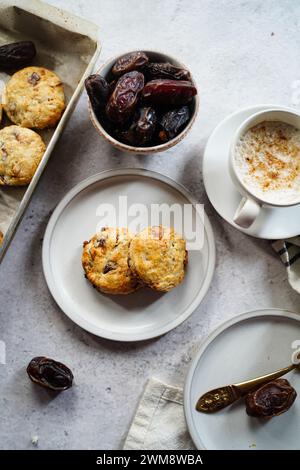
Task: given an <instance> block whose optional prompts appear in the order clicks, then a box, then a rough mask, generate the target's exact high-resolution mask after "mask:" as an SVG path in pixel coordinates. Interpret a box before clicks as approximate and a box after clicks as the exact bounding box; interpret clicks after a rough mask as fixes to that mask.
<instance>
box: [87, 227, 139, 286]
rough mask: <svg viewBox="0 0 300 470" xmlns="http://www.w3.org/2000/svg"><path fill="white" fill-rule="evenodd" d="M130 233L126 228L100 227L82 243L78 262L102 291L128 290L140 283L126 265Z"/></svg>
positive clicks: (88, 277) (89, 278) (94, 284)
mask: <svg viewBox="0 0 300 470" xmlns="http://www.w3.org/2000/svg"><path fill="white" fill-rule="evenodd" d="M131 239H132V235H131V234H130V232H129V231H128V230H127V229H126V228H117V229H115V228H110V227H104V228H102V230H101V231H100V232H99V233H97V234H96V235H95V236H94V237H93V238H92V239H91V240H90V241H89V242H84V243H83V254H82V266H83V269H84V271H85V276H86V278H87V279H88V280H89V281H90V282H91V283H92V284H93V286H94V287H96V288H97V289H98V290H100V291H101V292H104V293H106V294H130V293H131V292H134V291H135V290H136V289H137V288H138V287H140V284H139V282H138V280H137V279H136V278H135V277H134V276H133V275H132V273H131V271H130V269H129V267H128V249H129V244H130V241H131Z"/></svg>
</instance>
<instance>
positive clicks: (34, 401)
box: [0, 0, 300, 449]
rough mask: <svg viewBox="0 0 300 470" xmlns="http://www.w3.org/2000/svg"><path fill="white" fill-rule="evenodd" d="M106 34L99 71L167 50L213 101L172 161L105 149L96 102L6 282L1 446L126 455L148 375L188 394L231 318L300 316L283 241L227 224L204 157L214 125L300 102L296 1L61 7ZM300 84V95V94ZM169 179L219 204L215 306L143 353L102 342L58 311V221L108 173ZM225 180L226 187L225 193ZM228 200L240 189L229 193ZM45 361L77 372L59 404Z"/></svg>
mask: <svg viewBox="0 0 300 470" xmlns="http://www.w3.org/2000/svg"><path fill="white" fill-rule="evenodd" d="M51 3H53V4H55V5H57V6H60V7H62V8H65V9H67V10H72V11H73V12H74V13H76V14H78V15H81V16H83V17H86V18H88V19H90V20H93V21H95V22H97V23H98V24H99V25H100V26H101V39H102V53H101V57H100V60H99V63H100V62H102V61H105V60H107V59H108V58H109V57H111V56H113V55H115V54H119V53H121V52H122V51H126V50H130V49H138V48H140V49H143V48H144V49H161V50H162V51H164V52H167V53H168V52H169V53H170V54H172V55H174V56H176V57H178V58H179V59H180V60H182V61H183V62H184V63H186V64H187V65H188V66H189V67H190V68H191V70H192V71H193V73H194V75H195V78H196V80H197V83H198V86H199V91H200V98H201V105H200V112H199V116H198V119H197V121H196V123H195V125H194V127H193V129H192V131H191V134H190V135H189V136H188V137H187V138H186V139H185V140H184V142H183V143H182V144H181V145H180V146H179V147H175V148H174V149H171V150H169V151H168V152H166V153H164V154H157V155H148V156H136V155H125V154H122V153H120V152H118V151H116V150H114V149H112V148H111V147H110V146H109V145H108V144H107V143H106V142H104V141H102V140H101V139H100V138H99V137H98V135H97V133H96V132H95V130H94V128H93V127H92V125H91V123H90V121H89V118H88V114H87V98H86V95H85V94H84V93H83V95H82V97H81V99H80V102H79V103H78V106H77V107H76V109H75V111H74V113H73V116H72V118H71V120H70V122H69V124H68V126H67V128H66V130H65V132H64V134H63V136H62V138H61V140H60V141H59V143H58V145H57V147H56V149H55V151H54V153H53V155H52V157H51V160H50V163H49V165H48V167H47V168H46V171H45V173H44V175H43V177H42V179H41V181H40V184H39V186H38V189H37V191H36V193H35V195H34V197H33V199H32V201H31V204H30V206H29V208H28V210H27V212H26V214H25V217H24V219H23V221H22V223H21V225H20V227H19V229H18V232H17V234H16V236H15V238H14V240H13V243H12V245H11V247H10V249H9V252H8V253H7V255H6V257H5V259H4V261H3V263H2V265H1V272H0V286H1V303H0V339H1V340H2V341H5V343H6V348H7V363H6V365H0V410H1V411H0V415H1V419H0V448H2V449H4V448H5V449H30V448H34V446H33V444H32V442H31V438H32V436H34V435H37V436H38V437H39V440H38V446H37V447H38V448H40V449H84V448H85V449H112V448H120V447H121V446H122V442H123V440H124V437H125V435H126V433H127V430H128V427H129V424H130V421H131V419H132V416H133V413H134V410H135V408H136V406H137V403H138V400H139V397H140V395H141V393H142V390H143V388H144V386H145V383H146V381H147V378H149V377H151V376H155V377H157V378H160V379H163V380H165V381H168V382H169V383H172V384H177V385H182V384H183V383H184V377H185V374H186V372H187V369H188V366H189V362H190V359H191V356H192V355H193V354H194V352H195V350H196V349H197V345H198V344H199V342H200V341H201V340H202V339H203V338H204V337H205V336H206V335H207V334H208V333H209V332H210V331H211V330H212V329H213V328H214V327H215V326H216V325H218V324H219V323H220V322H222V321H223V320H226V319H228V318H230V317H232V316H234V315H237V314H239V313H240V312H242V311H245V310H249V309H255V308H260V307H276V306H279V307H284V308H288V309H292V310H296V311H297V310H299V300H300V299H299V296H298V294H296V293H295V292H293V291H292V289H291V288H290V286H289V284H288V282H287V280H286V273H285V269H284V267H283V266H282V264H281V263H280V261H279V260H278V259H277V258H276V257H275V256H274V254H273V252H272V250H271V248H270V246H269V244H268V243H267V242H265V241H263V240H256V239H253V238H249V237H247V236H245V235H243V234H242V233H240V232H238V231H237V230H235V229H233V228H232V227H231V226H229V225H228V224H227V223H226V222H224V221H223V220H222V219H221V218H220V217H219V216H218V215H217V214H216V212H215V211H214V209H213V208H212V207H211V205H210V203H209V201H208V199H207V197H206V195H205V190H204V187H203V181H202V173H201V161H202V155H203V150H204V146H205V143H206V141H207V138H208V136H209V134H210V133H211V131H212V130H213V128H214V127H215V126H216V124H218V122H219V121H220V120H221V119H223V118H224V117H225V116H227V115H228V114H229V113H231V112H233V111H235V110H237V109H238V108H240V107H243V106H248V105H253V104H257V103H278V104H284V105H293V104H294V105H295V106H300V104H297V87H299V83H298V82H297V80H300V62H299V60H298V56H299V50H300V36H299V26H300V25H299V23H300V3H299V2H296V1H293V0H283V1H281V2H278V1H276V0H265V1H264V2H261V1H259V0H252V1H251V0H244V1H241V0H240V1H238V0H237V1H231V0H218V1H217V0H214V1H213V0H212V1H209V0H189V1H187V0H168V1H162V0H78V1H75V0H62V1H58V0H52V1H51ZM295 87H296V88H295ZM127 166H134V167H142V168H149V169H153V170H156V171H158V172H161V173H164V174H166V175H169V176H171V177H173V178H175V179H176V180H178V181H179V182H181V183H183V184H184V185H185V186H186V187H187V188H188V189H189V190H190V191H192V193H193V194H194V195H195V196H197V198H198V199H199V201H201V202H203V203H204V204H205V208H206V211H207V213H208V215H209V218H210V220H211V223H212V226H213V230H214V233H215V237H216V245H217V266H216V272H215V276H214V279H213V282H212V285H211V287H210V289H209V292H208V294H207V295H206V297H205V299H204V301H203V302H202V304H201V306H200V307H199V308H198V309H197V311H196V312H195V313H194V314H193V315H192V316H191V317H190V319H189V320H188V321H186V322H185V323H184V324H182V325H181V326H179V327H178V328H176V329H175V330H174V331H172V332H170V333H169V334H167V335H165V336H163V337H161V338H159V339H156V340H153V341H146V342H143V343H140V344H138V343H137V344H119V343H114V342H110V341H106V340H102V339H99V338H96V337H93V336H91V335H90V334H88V333H86V332H85V331H83V330H81V329H80V328H79V327H77V326H76V325H75V324H73V323H72V322H71V321H70V320H69V319H68V318H67V317H66V316H65V315H64V314H63V312H61V311H60V309H59V308H58V307H57V305H56V304H55V302H54V300H53V299H52V297H51V295H50V293H49V291H48V289H47V285H46V283H45V280H44V277H43V273H42V264H41V247H42V240H43V234H44V231H45V228H46V225H47V222H48V219H49V215H50V212H51V211H52V210H53V209H54V207H55V206H56V204H57V203H58V202H59V200H60V199H61V198H62V197H63V195H64V194H65V193H66V191H68V190H69V189H70V188H72V186H74V185H75V184H76V183H77V182H78V181H80V180H82V179H84V178H86V177H87V176H89V175H91V174H93V173H95V172H99V171H101V170H104V169H108V168H122V167H127ZM220 184H221V183H220ZM224 197H226V188H224ZM35 355H49V356H54V357H56V358H59V359H61V360H63V361H65V362H66V363H67V364H69V365H70V366H71V367H72V369H73V370H74V373H75V375H76V384H75V385H74V387H73V388H72V389H71V390H69V391H67V392H65V393H62V394H60V395H57V396H56V397H55V398H53V397H51V396H50V395H49V394H47V392H46V391H44V390H40V389H38V387H35V386H33V385H32V384H31V383H30V382H29V380H28V378H27V376H26V373H25V367H26V365H27V363H28V361H29V360H30V359H31V358H32V357H33V356H35Z"/></svg>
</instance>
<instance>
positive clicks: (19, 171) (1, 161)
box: [0, 126, 46, 186]
mask: <svg viewBox="0 0 300 470" xmlns="http://www.w3.org/2000/svg"><path fill="white" fill-rule="evenodd" d="M45 150H46V146H45V144H44V142H43V141H42V139H41V137H40V136H39V135H38V134H37V133H36V132H34V131H32V130H31V129H25V127H20V126H8V127H5V128H4V129H1V130H0V185H9V186H24V185H27V184H29V183H30V181H31V179H32V177H33V175H34V173H35V171H36V169H37V167H38V165H39V163H40V161H41V158H42V156H43V154H44V152H45Z"/></svg>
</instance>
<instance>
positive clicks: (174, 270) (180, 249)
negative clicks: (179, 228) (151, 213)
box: [128, 226, 187, 292]
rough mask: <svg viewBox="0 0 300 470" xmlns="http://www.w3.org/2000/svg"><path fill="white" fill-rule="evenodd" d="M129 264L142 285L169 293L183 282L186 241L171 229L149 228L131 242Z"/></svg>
mask: <svg viewBox="0 0 300 470" xmlns="http://www.w3.org/2000/svg"><path fill="white" fill-rule="evenodd" d="M128 263H129V266H130V269H131V270H132V272H133V273H134V275H135V276H137V278H138V279H140V281H141V282H142V283H143V284H145V285H147V286H149V287H151V288H152V289H155V290H157V291H162V292H167V291H169V290H171V289H173V288H174V287H176V286H177V285H178V284H180V283H181V281H182V280H183V278H184V268H185V265H186V263H187V251H186V243H185V240H184V239H183V238H181V237H180V235H178V233H176V232H175V230H174V229H172V228H167V227H164V226H159V227H147V228H146V229H145V230H143V231H142V232H140V233H139V234H137V235H136V236H135V237H134V238H133V239H132V241H131V244H130V248H129V260H128Z"/></svg>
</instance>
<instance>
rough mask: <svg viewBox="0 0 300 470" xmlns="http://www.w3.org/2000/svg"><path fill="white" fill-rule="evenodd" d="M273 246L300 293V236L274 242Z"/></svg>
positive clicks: (290, 280) (290, 279) (292, 285)
mask: <svg viewBox="0 0 300 470" xmlns="http://www.w3.org/2000/svg"><path fill="white" fill-rule="evenodd" d="M272 248H273V249H274V250H275V251H276V253H277V254H278V255H279V256H280V258H281V261H282V262H283V264H284V265H285V267H286V270H287V275H288V281H289V283H290V285H291V287H292V288H293V289H295V291H297V292H298V293H299V294H300V236H298V237H293V238H289V239H287V240H276V241H274V242H272Z"/></svg>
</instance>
